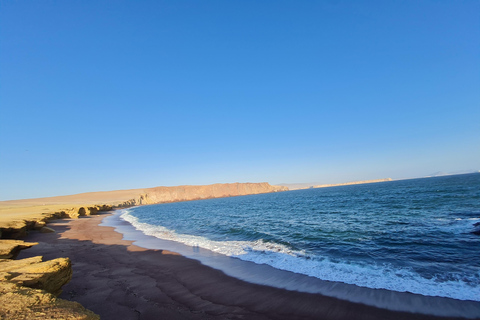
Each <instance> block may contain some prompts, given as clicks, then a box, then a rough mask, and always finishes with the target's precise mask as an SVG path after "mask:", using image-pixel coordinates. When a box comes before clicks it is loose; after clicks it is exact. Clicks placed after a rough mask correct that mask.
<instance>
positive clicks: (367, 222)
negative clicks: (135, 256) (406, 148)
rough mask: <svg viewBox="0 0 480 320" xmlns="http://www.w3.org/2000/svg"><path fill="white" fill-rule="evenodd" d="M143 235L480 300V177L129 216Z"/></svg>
mask: <svg viewBox="0 0 480 320" xmlns="http://www.w3.org/2000/svg"><path fill="white" fill-rule="evenodd" d="M122 217H123V218H124V219H125V220H127V221H129V222H130V223H132V225H134V226H135V227H136V228H137V229H139V230H142V231H143V232H144V233H145V234H148V235H153V236H156V237H158V238H161V239H167V240H173V241H178V242H181V243H184V244H187V245H191V246H199V247H202V248H205V249H209V250H212V251H215V252H218V253H221V254H225V255H228V256H232V257H236V258H239V259H242V260H247V261H252V262H255V263H263V264H268V265H271V266H273V267H275V268H278V269H282V270H289V271H293V272H296V273H301V274H306V275H309V276H314V277H317V278H319V279H323V280H331V281H340V282H344V283H349V284H356V285H358V286H363V287H369V288H384V289H389V290H395V291H401V292H403V291H408V292H413V293H418V294H423V295H431V296H443V297H450V298H455V299H462V300H476V301H480V236H478V235H475V234H473V233H472V231H473V230H474V226H473V225H474V223H476V222H480V173H475V174H466V175H456V176H446V177H436V178H425V179H414V180H403V181H392V182H383V183H376V184H364V185H352V186H342V187H331V188H322V189H307V190H296V191H288V192H281V193H272V194H262V195H252V196H242V197H233V198H222V199H211V200H201V201H189V202H178V203H170V204H160V205H151V206H143V207H136V208H131V209H128V210H126V211H125V213H124V214H123V215H122Z"/></svg>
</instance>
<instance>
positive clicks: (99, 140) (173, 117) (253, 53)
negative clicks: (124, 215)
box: [0, 0, 480, 200]
mask: <svg viewBox="0 0 480 320" xmlns="http://www.w3.org/2000/svg"><path fill="white" fill-rule="evenodd" d="M479 169H480V2H479V1H476V0H472V1H462V0H454V1H439V0H435V1H422V0H414V1H384V0H379V1H356V0H354V1H293V0H292V1H273V0H272V1H249V0H244V1H224V0H221V1H209V0H198V1H156V0H155V1H103V0H96V1H75V0H72V1H53V0H50V1H33V0H31V1H6V0H0V199H1V200H8V199H19V198H33V197H44V196H55V195H64V194H73V193H80V192H88V191H100V190H118V189H130V188H143V187H154V186H161V185H164V186H171V185H182V184H211V183H217V182H221V183H224V182H261V181H267V182H270V183H272V184H277V183H294V182H318V183H337V182H347V181H355V180H365V179H377V178H386V177H390V178H394V179H398V178H408V177H419V176H425V175H429V174H431V173H433V172H437V171H443V172H455V171H461V170H479Z"/></svg>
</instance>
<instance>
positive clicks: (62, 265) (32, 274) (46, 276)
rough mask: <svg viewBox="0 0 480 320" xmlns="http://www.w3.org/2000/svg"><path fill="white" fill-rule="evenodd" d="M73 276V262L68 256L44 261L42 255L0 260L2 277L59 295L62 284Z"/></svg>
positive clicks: (0, 274) (0, 277)
mask: <svg viewBox="0 0 480 320" xmlns="http://www.w3.org/2000/svg"><path fill="white" fill-rule="evenodd" d="M71 278H72V264H71V262H70V259H68V258H58V259H54V260H49V261H45V262H42V257H40V256H38V257H33V258H28V259H21V260H9V259H3V260H0V279H3V280H6V281H8V282H11V283H15V284H18V285H21V286H25V287H29V288H34V289H42V290H45V291H47V292H49V293H51V294H54V295H56V296H58V295H59V294H60V293H61V292H62V286H63V285H64V284H66V283H67V282H68V281H70V279H71Z"/></svg>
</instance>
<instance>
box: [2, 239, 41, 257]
mask: <svg viewBox="0 0 480 320" xmlns="http://www.w3.org/2000/svg"><path fill="white" fill-rule="evenodd" d="M37 244H38V242H25V241H21V240H0V259H15V258H16V257H17V256H18V254H19V253H20V251H21V250H23V249H28V248H30V247H33V246H35V245H37Z"/></svg>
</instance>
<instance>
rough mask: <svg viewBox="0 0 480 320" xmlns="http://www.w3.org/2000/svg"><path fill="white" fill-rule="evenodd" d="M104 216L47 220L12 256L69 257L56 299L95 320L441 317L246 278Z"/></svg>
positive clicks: (31, 233)
mask: <svg viewBox="0 0 480 320" xmlns="http://www.w3.org/2000/svg"><path fill="white" fill-rule="evenodd" d="M108 215H109V214H100V215H97V216H91V217H81V218H79V219H65V220H55V221H52V222H51V223H49V227H51V228H52V229H54V230H55V231H56V233H50V234H41V233H38V232H30V234H29V236H28V237H27V238H26V239H25V240H27V241H36V242H39V245H37V246H35V247H33V248H31V249H28V250H24V251H22V252H21V253H20V256H19V258H27V257H33V256H37V255H42V256H43V257H44V259H47V260H48V259H54V258H57V257H69V258H70V259H71V261H72V265H73V278H72V280H71V281H70V282H69V283H68V284H66V285H65V286H64V287H63V293H62V294H61V295H60V298H63V299H66V300H72V301H77V302H80V303H81V304H82V305H83V306H84V307H86V308H88V309H90V310H92V311H94V312H95V313H97V314H98V315H100V316H101V318H102V319H160V318H161V319H446V318H441V317H434V316H429V315H422V314H413V313H407V312H395V311H390V310H385V309H379V308H376V307H371V306H366V305H362V304H357V303H352V302H348V301H343V300H339V299H335V298H331V297H326V296H323V295H320V294H309V293H300V292H293V291H288V290H283V289H277V288H273V287H267V286H262V285H256V284H251V283H247V282H244V281H241V280H238V279H236V278H233V277H230V276H227V275H225V274H224V273H223V272H221V271H218V270H215V269H213V268H210V267H207V266H204V265H202V264H201V263H200V262H198V261H196V260H192V259H188V258H185V257H183V256H181V255H179V254H177V253H175V252H169V251H166V250H147V249H144V248H141V247H138V246H135V245H132V242H131V241H126V240H122V235H121V234H120V233H117V232H116V231H115V230H114V228H112V227H105V226H100V225H99V224H100V223H101V221H102V219H103V218H105V217H106V216H108Z"/></svg>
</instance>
